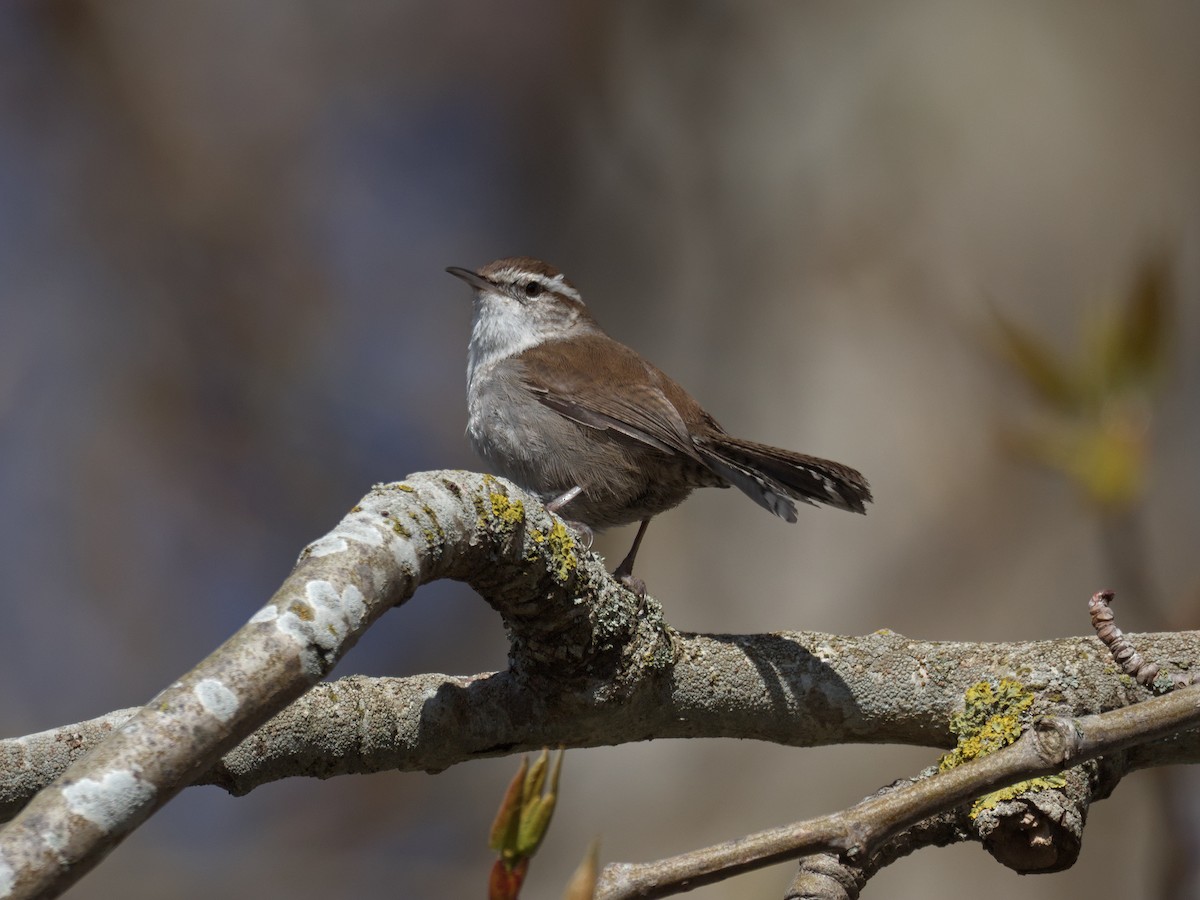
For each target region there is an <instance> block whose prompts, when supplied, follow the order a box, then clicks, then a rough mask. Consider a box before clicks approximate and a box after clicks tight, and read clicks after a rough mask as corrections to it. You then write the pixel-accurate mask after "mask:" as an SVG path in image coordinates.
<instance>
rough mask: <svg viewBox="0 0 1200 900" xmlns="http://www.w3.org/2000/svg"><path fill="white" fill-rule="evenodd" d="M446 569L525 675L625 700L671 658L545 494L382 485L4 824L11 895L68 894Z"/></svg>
mask: <svg viewBox="0 0 1200 900" xmlns="http://www.w3.org/2000/svg"><path fill="white" fill-rule="evenodd" d="M526 503H528V504H529V505H530V508H531V509H533V510H536V512H535V513H533V514H531V516H530V517H529V521H527V520H526V516H525V511H524V510H525V504H526ZM437 578H457V579H462V580H464V581H468V582H470V583H471V584H473V585H474V586H475V587H476V588H477V589H478V590H479V591H480V592H481V593H482V594H484V596H485V597H486V598H487V599H488V601H489V602H490V603H492V605H493V606H495V607H496V608H497V609H498V610H499V611H500V612H501V614H502V615H503V616H504V617H505V620H506V622H507V624H508V626H509V628H510V629H511V633H512V639H513V648H514V663H516V662H519V663H520V669H519V670H518V671H520V672H521V674H522V675H523V676H524V677H528V678H531V679H536V678H538V677H539V676H544V675H546V674H547V673H550V672H555V673H556V674H557V676H558V677H562V678H565V679H567V680H568V681H570V680H573V679H575V680H578V679H595V680H596V681H597V687H598V689H599V690H601V692H608V693H611V694H613V695H616V694H619V693H620V692H621V691H622V689H623V686H624V685H623V679H622V677H621V672H622V670H623V668H624V663H625V662H627V661H628V660H630V659H636V660H638V661H639V662H640V663H642V662H644V663H646V664H648V665H651V666H659V667H665V666H667V665H668V664H669V662H670V643H669V641H668V640H667V639H666V631H665V629H664V627H663V625H662V620H661V617H660V616H658V615H657V605H655V604H652V603H651V604H647V606H646V608H645V610H642V611H640V612H642V613H643V614H642V615H639V609H638V605H637V602H636V600H635V599H633V598H632V597H631V596H630V595H629V594H628V592H625V591H623V590H622V589H621V588H619V587H618V586H616V585H615V584H614V583H613V582H612V581H611V580H610V579H608V578H607V576H606V575H605V574H604V571H603V569H602V568H601V567H600V566H599V564H594V565H582V564H581V561H580V557H579V556H578V554H577V553H576V552H575V544H574V540H573V539H572V537H571V534H570V532H568V531H567V530H566V529H565V528H564V526H563V525H562V523H561V522H558V521H556V520H554V521H552V520H551V519H550V518H549V517H548V516H547V515H546V514H545V512H544V511H543V510H542V509H541V506H540V504H538V503H537V502H536V501H535V500H533V499H531V498H529V497H527V496H526V495H523V494H522V493H521V492H519V491H517V490H516V489H515V488H512V487H511V486H509V485H506V484H504V483H501V482H499V481H497V480H496V479H494V478H490V477H488V476H482V475H476V474H472V473H468V472H444V473H427V474H424V475H418V476H413V477H412V478H411V479H409V480H408V481H407V482H406V483H403V484H392V485H380V486H377V487H376V488H375V489H373V490H372V491H371V493H370V494H368V495H367V497H365V498H364V499H363V501H362V503H361V504H360V505H359V506H356V507H355V508H354V509H353V510H351V511H350V513H349V514H348V515H347V516H346V517H345V518H344V519H343V520H342V522H341V523H340V524H339V525H338V526H337V527H336V528H335V529H334V530H333V531H332V532H330V533H329V534H328V535H326V536H325V537H323V538H321V539H320V540H318V541H316V542H314V543H313V544H311V545H310V546H309V547H308V548H306V549H305V551H304V553H303V554H302V555H301V558H300V561H299V562H298V563H297V565H296V568H295V569H294V570H293V571H292V573H291V575H289V576H288V578H287V579H286V580H285V582H284V583H283V586H282V587H281V588H280V589H279V591H278V592H277V593H276V594H275V596H274V597H273V598H272V599H271V601H270V602H269V603H268V604H267V605H266V606H265V607H263V608H262V609H261V610H260V611H259V612H258V613H256V614H255V615H254V616H253V618H251V620H250V621H249V622H248V623H247V624H246V625H245V626H243V627H242V628H241V629H240V630H239V631H238V632H237V633H236V634H234V636H233V637H231V638H230V639H229V640H228V641H227V642H226V643H225V644H224V645H222V646H221V647H220V648H218V649H217V650H216V651H215V652H214V653H213V654H212V655H210V656H209V657H208V658H207V659H205V660H204V661H202V662H201V663H200V664H199V665H198V666H196V668H194V669H193V670H192V671H190V672H188V673H187V674H185V675H183V676H182V677H181V678H180V679H179V680H178V681H176V682H175V683H174V684H172V685H171V686H170V687H168V688H166V689H165V690H164V691H163V692H162V693H161V694H159V695H158V697H156V698H155V699H154V700H153V701H152V702H151V703H150V704H148V705H147V706H145V707H143V708H142V709H140V710H139V711H138V712H137V713H136V714H135V715H134V716H132V717H131V718H130V719H129V720H128V721H126V722H125V723H123V724H122V725H121V726H120V727H119V728H117V729H116V730H114V731H113V733H112V734H111V735H109V736H108V737H107V738H106V739H105V740H104V741H103V742H102V743H101V744H100V746H98V747H97V748H96V749H95V750H94V751H93V752H91V753H89V754H87V755H86V756H84V757H82V758H79V759H77V760H76V761H75V762H73V763H72V764H71V765H70V766H69V767H68V769H67V770H66V771H65V772H64V773H63V775H62V776H60V778H59V779H58V780H57V781H55V782H54V783H53V784H51V785H50V786H49V787H47V788H46V789H45V790H43V791H42V792H41V793H40V794H38V795H37V796H36V797H35V798H34V799H33V800H32V801H30V803H29V804H28V805H27V806H26V807H25V808H24V809H23V810H21V812H20V813H18V814H17V815H16V816H15V817H14V818H13V819H12V820H11V821H10V822H9V823H8V824H7V825H5V826H4V827H3V829H0V896H3V897H13V898H18V897H45V896H51V895H52V894H55V893H58V892H61V891H62V890H64V889H65V888H66V887H68V886H69V885H70V884H72V883H73V882H74V881H75V880H76V879H78V878H79V877H80V876H81V875H83V874H84V873H85V872H87V871H88V870H89V869H90V868H91V867H92V866H93V865H95V864H96V862H97V861H98V860H99V859H101V858H102V857H103V856H104V854H105V853H107V852H108V851H109V850H110V849H112V847H113V846H115V845H116V844H117V843H118V842H119V841H120V840H121V839H122V838H124V836H125V835H127V834H128V833H129V832H130V831H131V830H132V829H133V828H135V827H137V825H138V824H140V823H141V822H142V821H144V820H145V819H146V818H147V817H148V816H149V815H150V814H151V813H153V812H154V810H156V809H157V808H158V807H159V806H161V805H162V804H163V803H165V802H166V801H167V800H169V799H170V798H171V797H172V796H174V795H175V794H176V793H177V792H178V791H180V790H182V789H183V788H184V787H185V786H186V785H188V784H189V783H191V782H192V781H194V780H195V779H196V778H197V777H199V776H200V775H201V774H202V773H204V772H205V771H207V770H208V769H210V768H211V767H212V766H213V765H214V764H215V763H216V762H217V760H218V759H219V758H220V757H221V756H222V755H224V754H225V753H227V752H228V751H229V750H231V749H233V747H234V746H235V745H236V744H237V743H238V742H239V741H240V740H241V739H242V738H244V737H245V736H246V735H248V734H249V733H250V732H252V731H253V730H254V729H256V728H258V727H259V726H261V725H262V724H264V723H265V722H266V721H267V720H268V719H270V718H271V716H273V715H275V714H276V713H278V712H279V711H280V710H282V709H283V708H284V707H286V706H287V705H288V704H289V703H291V702H292V701H293V700H295V699H296V698H297V697H299V696H300V695H301V694H303V693H304V692H305V691H307V690H308V689H309V688H310V687H312V685H313V684H315V683H316V682H317V681H319V680H320V679H321V678H322V677H323V676H324V675H325V674H326V673H327V672H328V671H329V670H330V669H331V668H332V667H333V666H334V664H335V663H336V662H337V661H338V660H339V659H340V658H341V657H342V655H343V654H344V653H345V652H346V651H347V650H348V649H349V648H350V647H352V646H353V645H354V643H355V641H357V639H358V637H359V636H360V635H361V634H362V633H363V631H364V630H365V629H366V628H367V627H369V626H370V624H371V623H372V622H374V621H375V619H377V618H378V617H379V616H380V615H382V614H383V613H384V612H385V611H386V610H388V609H389V608H391V607H392V606H395V605H397V604H399V603H403V602H404V601H405V600H407V599H408V598H409V597H411V596H412V594H413V592H414V591H415V590H416V589H417V587H418V586H419V585H421V584H423V583H425V582H427V581H432V580H434V579H437ZM581 596H583V597H590V598H593V599H594V602H587V603H585V602H576V600H577V598H579V597H581ZM626 654H629V656H626ZM641 667H643V666H641V665H639V668H641Z"/></svg>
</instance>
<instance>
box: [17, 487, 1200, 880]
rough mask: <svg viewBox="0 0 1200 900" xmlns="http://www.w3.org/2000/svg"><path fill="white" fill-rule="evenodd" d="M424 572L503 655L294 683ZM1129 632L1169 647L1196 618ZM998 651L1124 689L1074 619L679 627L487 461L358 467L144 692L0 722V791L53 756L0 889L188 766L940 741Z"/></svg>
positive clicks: (50, 875)
mask: <svg viewBox="0 0 1200 900" xmlns="http://www.w3.org/2000/svg"><path fill="white" fill-rule="evenodd" d="M437 578H453V579H460V580H463V581H466V582H468V583H469V584H471V585H472V586H473V587H475V588H476V590H478V591H479V592H480V594H481V595H483V597H484V599H486V600H487V601H488V602H489V603H490V604H491V605H492V606H493V607H494V608H496V609H497V610H498V611H499V612H500V614H501V616H502V617H503V619H504V622H505V626H506V629H507V631H508V634H509V638H510V668H509V670H508V671H506V672H504V673H494V674H490V675H481V676H475V677H473V678H451V677H447V676H440V675H427V676H420V677H417V678H410V679H379V680H370V679H354V678H351V679H343V680H341V681H337V682H333V683H331V684H326V685H321V686H319V687H318V688H317V689H316V690H315V691H313V692H312V693H311V694H308V695H307V696H302V695H304V694H305V692H306V691H308V690H309V689H310V688H311V687H312V685H313V684H314V683H315V682H316V681H318V680H319V679H320V678H322V677H323V676H324V675H325V674H326V673H327V672H328V671H329V669H330V668H332V666H333V665H334V664H335V663H336V662H337V661H338V660H339V659H340V658H341V656H342V655H343V654H344V653H345V652H346V651H347V650H348V649H349V648H350V647H351V646H352V645H353V643H354V642H355V641H356V640H357V638H358V636H359V635H360V634H361V633H362V632H363V631H364V630H365V629H366V628H367V627H368V626H369V625H370V623H371V622H373V621H374V620H375V619H376V618H378V616H379V615H381V614H382V613H383V612H384V611H386V610H387V609H388V608H389V607H391V606H393V605H397V604H400V603H402V602H404V600H406V599H407V598H408V597H409V596H411V595H412V593H413V592H414V591H415V590H416V588H417V587H418V586H419V585H420V584H422V583H425V582H427V581H430V580H434V579H437ZM1138 640H1139V642H1143V641H1144V645H1143V646H1144V649H1145V651H1146V652H1147V653H1149V654H1151V655H1152V656H1153V658H1155V659H1160V660H1163V661H1164V663H1166V664H1167V665H1168V666H1176V667H1185V666H1186V665H1187V664H1190V661H1191V660H1193V659H1195V658H1196V655H1197V649H1198V641H1200V637H1198V636H1197V635H1196V634H1182V635H1174V634H1173V635H1155V636H1153V637H1150V638H1145V639H1140V638H1139V639H1138ZM1013 673H1017V674H1019V677H1020V679H1021V681H1022V683H1023V685H1024V686H1025V687H1026V688H1027V689H1028V690H1029V691H1031V692H1036V693H1037V695H1038V697H1039V699H1038V704H1039V706H1038V708H1036V709H1035V712H1037V713H1040V714H1050V713H1066V714H1079V713H1090V712H1096V711H1100V710H1106V709H1116V708H1120V707H1125V706H1127V705H1128V704H1129V703H1131V702H1133V701H1135V700H1137V699H1140V698H1142V697H1144V696H1146V693H1147V692H1146V691H1145V690H1144V689H1143V688H1141V687H1139V686H1138V685H1136V684H1135V683H1133V682H1132V681H1131V680H1128V679H1122V678H1120V677H1118V676H1117V674H1116V670H1115V668H1114V666H1113V663H1112V661H1111V660H1110V659H1109V657H1108V655H1107V652H1106V651H1105V649H1104V647H1103V645H1102V644H1101V643H1100V642H1099V641H1098V640H1096V639H1083V638H1079V639H1070V640H1066V641H1050V642H1038V643H1029V644H1019V645H987V644H948V643H931V642H921V641H910V640H907V639H905V638H903V637H901V636H899V635H896V634H894V633H890V632H880V633H876V634H873V635H869V636H867V637H864V638H844V637H837V636H832V635H825V634H814V633H781V634H771V635H751V636H731V635H710V636H705V635H681V634H678V633H676V632H674V631H673V630H671V629H670V628H669V627H668V626H666V624H665V623H664V622H663V619H662V614H661V609H660V607H659V606H658V604H657V603H656V602H655V601H654V600H653V599H651V598H647V599H646V601H645V602H644V603H639V601H638V600H637V598H635V597H634V596H633V595H632V594H630V593H629V592H628V591H625V590H623V589H622V588H620V587H619V586H617V585H616V584H615V583H614V582H613V581H612V580H611V579H610V578H609V577H608V575H607V573H606V572H605V570H604V568H603V563H602V561H601V560H599V558H597V557H595V556H594V555H593V554H588V553H581V552H579V550H578V548H577V547H576V545H575V541H574V538H573V536H572V533H571V532H570V531H569V530H567V528H566V527H564V525H563V524H562V523H561V522H560V521H559V520H557V519H553V518H551V517H549V516H548V515H547V514H546V513H545V511H544V509H543V508H542V506H541V504H540V503H539V502H538V501H537V500H536V499H534V498H532V497H530V496H528V495H526V494H524V493H522V492H521V491H519V490H518V489H516V488H515V487H513V486H511V485H509V484H508V483H506V482H502V481H500V480H497V479H494V478H490V477H488V476H481V475H475V474H472V473H466V472H442V473H436V472H435V473H427V474H424V475H417V476H413V477H411V478H410V479H409V480H408V481H407V482H405V483H402V484H392V485H381V486H377V487H376V488H375V489H373V490H372V492H371V493H370V494H369V495H368V496H367V497H366V498H364V499H363V501H362V502H361V504H360V505H359V506H357V507H355V508H354V509H353V510H351V512H350V513H349V514H348V515H347V516H346V518H345V519H344V520H343V521H342V522H341V523H340V524H339V525H338V526H337V528H335V529H334V531H333V532H331V533H330V534H329V535H327V536H326V537H324V538H321V539H320V540H318V541H316V542H315V543H313V544H312V545H310V546H309V547H308V548H307V549H306V550H305V552H304V553H303V554H302V556H301V559H300V561H299V563H298V564H297V566H296V568H295V570H294V571H293V572H292V574H291V575H290V576H289V577H288V579H287V580H286V581H285V582H284V584H283V586H282V587H281V588H280V590H279V592H278V593H277V594H276V595H275V597H273V598H272V600H271V601H270V602H269V603H268V604H267V606H266V607H264V608H263V609H262V610H260V611H259V612H258V613H257V614H255V616H254V617H253V618H252V619H251V620H250V622H249V623H248V624H247V625H246V626H245V627H243V628H242V629H241V630H239V631H238V632H237V633H236V634H235V635H234V636H233V637H232V638H231V639H230V640H229V641H228V642H226V644H225V645H223V646H222V647H221V648H219V649H218V650H217V651H216V652H214V653H213V654H212V655H211V656H210V657H209V658H208V659H206V660H204V661H203V662H202V663H201V664H200V665H199V666H197V667H196V668H195V669H194V670H192V671H191V672H189V673H188V674H186V675H184V676H183V677H182V678H181V679H180V680H179V681H178V682H176V683H175V684H173V685H172V686H171V687H169V688H167V689H166V690H165V691H163V693H162V694H160V695H159V697H157V698H156V699H155V700H154V701H153V702H152V703H151V704H149V705H148V706H146V707H144V708H142V709H140V710H137V711H135V712H133V714H132V715H130V716H128V717H127V718H123V717H122V716H121V715H120V714H111V715H110V716H108V717H104V718H103V719H101V720H94V721H93V722H91V723H83V724H82V725H79V726H71V727H69V728H67V729H59V730H57V731H55V732H46V733H43V734H41V735H32V736H29V737H27V738H22V739H16V740H14V741H6V742H3V743H0V753H2V754H3V757H2V759H0V763H2V764H3V772H2V773H0V774H2V776H3V780H2V781H0V803H3V804H5V807H6V808H7V809H8V810H9V812H10V813H11V811H12V810H15V809H16V808H18V807H20V805H21V804H23V803H24V802H25V801H26V799H27V797H28V794H29V792H30V791H31V790H32V788H31V785H34V784H45V782H46V781H47V780H48V779H49V778H50V777H52V775H54V774H57V773H59V772H62V774H61V775H60V776H59V777H58V780H57V781H55V782H54V783H52V784H50V785H49V786H48V787H47V788H46V789H44V790H43V791H42V792H41V793H40V794H38V795H37V796H36V797H35V798H34V799H33V800H32V801H29V803H28V805H27V806H25V808H24V809H23V810H21V811H20V812H19V813H18V814H17V815H16V816H15V817H14V818H13V819H12V821H11V822H9V824H8V825H6V826H5V827H4V828H3V829H0V896H9V897H32V896H49V895H51V894H53V893H56V892H59V891H61V890H62V889H64V888H65V887H66V886H68V885H69V884H71V883H72V882H73V881H74V880H75V879H77V878H78V877H79V876H80V875H81V874H83V873H84V872H85V871H87V869H88V868H90V866H92V865H94V864H95V862H96V861H97V860H98V859H99V858H100V857H101V856H102V855H103V854H104V853H105V852H106V851H107V850H108V849H111V847H112V846H113V845H115V843H116V842H118V841H119V840H120V839H121V838H122V837H123V836H124V835H125V834H127V833H128V832H129V831H130V830H132V829H133V828H134V827H136V826H137V825H138V824H139V823H140V822H141V821H143V820H144V819H145V818H146V817H147V816H148V815H150V814H151V813H152V812H153V811H154V810H155V809H156V808H157V807H158V806H160V805H161V804H162V803H164V802H166V800H167V799H169V798H170V797H171V796H173V795H174V794H175V793H176V792H178V791H179V790H181V789H182V788H183V787H184V786H186V785H187V784H189V783H192V782H195V781H197V780H209V781H212V782H214V783H218V784H221V785H223V786H225V787H226V788H228V789H230V790H233V791H235V792H244V791H247V790H250V789H252V788H253V787H254V786H255V785H257V784H260V783H262V782H264V781H268V780H272V779H275V778H280V777H285V776H287V775H292V774H309V775H317V776H319V777H328V776H330V775H334V774H339V773H341V772H362V771H375V770H378V769H382V768H388V769H396V768H400V769H412V768H420V769H427V770H437V769H442V768H445V767H446V766H449V765H453V764H455V763H457V762H461V761H464V760H467V759H472V758H477V757H480V756H488V755H498V754H503V753H508V752H514V751H519V750H522V749H526V748H530V747H535V746H540V745H543V744H564V745H567V746H595V745H598V744H611V743H618V742H622V741H628V740H644V739H649V738H653V737H700V736H736V737H749V738H758V739H763V740H771V741H776V742H781V743H788V744H795V745H814V744H822V743H831V742H844V741H872V742H904V743H916V744H928V745H933V746H948V745H949V744H950V743H951V735H950V731H949V724H948V723H949V718H950V712H951V711H952V710H954V709H955V708H957V707H958V705H959V704H960V702H961V698H962V695H963V691H964V690H965V688H966V687H967V686H968V685H969V684H971V683H972V682H976V681H986V680H994V679H995V678H997V677H998V676H1000V675H1004V674H1013ZM297 698H301V699H299V700H297ZM293 701H296V702H295V703H294V704H293V705H292V706H291V707H290V708H287V707H288V705H289V704H292V703H293ZM285 708H287V709H286V711H285ZM1137 709H1140V707H1131V708H1130V709H1128V710H1125V711H1123V714H1124V713H1132V712H1133V710H1137ZM256 729H258V730H257V731H256ZM1164 733H1165V732H1164ZM247 736H248V737H247ZM100 738H103V740H100ZM96 741H99V745H98V746H97V747H96V749H95V751H94V752H92V753H90V754H88V755H87V756H86V757H81V754H82V752H83V750H84V749H86V748H87V747H89V746H91V745H92V744H93V743H95V742H96ZM239 742H242V743H241V745H240V746H237V745H238V744H239ZM235 747H236V750H235ZM1139 754H1140V756H1139ZM1196 756H1197V740H1196V736H1195V735H1194V734H1189V735H1186V736H1184V737H1182V738H1177V739H1175V740H1172V741H1159V742H1157V743H1150V744H1145V745H1143V746H1141V747H1139V748H1137V749H1136V750H1131V751H1129V755H1128V756H1127V757H1125V758H1124V764H1123V765H1122V766H1119V767H1116V768H1115V769H1114V771H1124V770H1127V769H1128V768H1129V767H1131V766H1133V765H1139V764H1140V765H1152V764H1157V763H1159V762H1163V761H1181V760H1182V759H1186V758H1195V757H1196ZM222 757H224V758H223V759H222ZM1138 760H1140V762H1139V761H1138ZM68 762H69V763H70V764H69V766H67V768H66V770H65V771H62V769H63V765H64V764H66V763H68ZM13 773H16V776H14V775H13ZM26 775H27V776H28V777H24V776H26ZM943 786H944V783H943ZM889 827H890V826H889ZM889 833H891V832H889ZM831 846H837V845H836V844H834V845H831ZM793 855H794V853H793Z"/></svg>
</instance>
